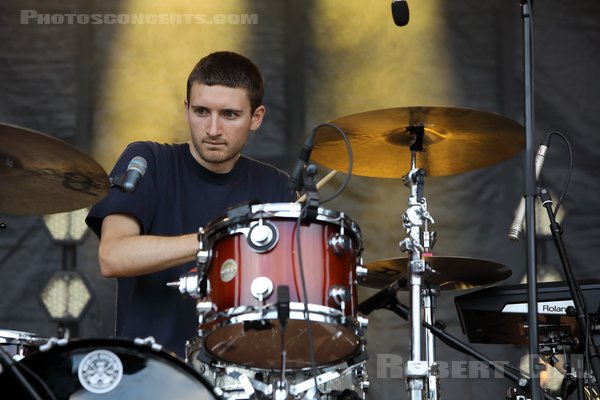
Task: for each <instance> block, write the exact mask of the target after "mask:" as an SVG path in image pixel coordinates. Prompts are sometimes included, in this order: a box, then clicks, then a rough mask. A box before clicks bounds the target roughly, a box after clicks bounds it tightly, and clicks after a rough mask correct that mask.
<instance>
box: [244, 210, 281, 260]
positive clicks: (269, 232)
mask: <svg viewBox="0 0 600 400" xmlns="http://www.w3.org/2000/svg"><path fill="white" fill-rule="evenodd" d="M247 236H248V244H249V245H250V247H252V248H253V249H254V250H255V251H256V252H258V253H264V252H267V251H269V250H271V249H272V248H273V247H275V245H276V244H277V241H278V240H279V232H278V231H277V227H275V225H273V224H270V223H268V222H264V223H263V221H262V218H261V219H260V220H259V221H258V222H256V223H254V225H253V226H252V227H251V228H250V231H249V232H248V235H247Z"/></svg>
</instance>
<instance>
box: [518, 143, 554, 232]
mask: <svg viewBox="0 0 600 400" xmlns="http://www.w3.org/2000/svg"><path fill="white" fill-rule="evenodd" d="M549 146H550V135H548V136H546V137H545V138H544V140H543V141H542V144H540V147H539V148H538V151H537V154H536V155H535V180H536V181H537V180H538V178H539V177H540V173H541V172H542V167H543V166H544V161H545V160H546V152H547V151H548V147H549ZM524 220H525V198H524V197H522V198H521V202H520V203H519V206H518V207H517V211H515V219H513V222H512V224H511V225H510V229H509V230H508V238H509V239H510V240H514V241H515V242H516V241H518V240H519V237H520V236H521V231H522V230H523V221H524Z"/></svg>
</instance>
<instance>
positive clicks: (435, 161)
mask: <svg viewBox="0 0 600 400" xmlns="http://www.w3.org/2000/svg"><path fill="white" fill-rule="evenodd" d="M330 123H332V124H334V125H336V126H338V127H339V128H341V129H342V130H343V131H344V132H345V133H346V135H347V136H348V139H349V141H350V144H351V146H352V153H353V157H354V162H353V164H354V165H353V169H352V174H353V175H360V176H370V177H378V178H400V177H402V176H404V175H406V173H407V172H408V171H409V170H410V169H411V151H410V148H411V146H412V145H416V146H417V147H419V145H421V146H420V147H421V149H422V151H417V155H416V159H417V167H419V168H424V169H425V170H426V171H427V175H428V176H444V175H452V174H459V173H462V172H467V171H471V170H475V169H479V168H483V167H487V166H490V165H493V164H496V163H499V162H501V161H504V160H507V159H509V158H511V157H513V156H514V155H516V154H517V153H519V152H520V151H521V150H522V149H523V148H524V128H523V126H521V125H520V124H518V123H516V122H514V121H512V120H510V119H508V118H506V117H503V116H501V115H498V114H493V113H489V112H484V111H477V110H472V109H467V108H450V107H405V108H389V109H382V110H374V111H367V112H363V113H359V114H352V115H348V116H345V117H341V118H337V119H334V120H332V121H330ZM418 132H422V133H421V134H420V135H421V137H420V138H419V137H417V136H418V135H419V133H418ZM415 140H416V141H417V143H415ZM311 157H312V159H313V160H314V161H315V162H316V163H318V164H321V165H324V166H326V167H328V168H330V169H334V170H338V171H346V170H347V169H348V162H347V159H348V158H347V149H346V146H345V143H344V141H343V139H342V137H341V135H340V134H339V132H337V131H336V130H335V129H334V128H332V127H329V126H323V127H320V128H318V129H317V131H316V135H315V142H314V148H313V151H312V155H311Z"/></svg>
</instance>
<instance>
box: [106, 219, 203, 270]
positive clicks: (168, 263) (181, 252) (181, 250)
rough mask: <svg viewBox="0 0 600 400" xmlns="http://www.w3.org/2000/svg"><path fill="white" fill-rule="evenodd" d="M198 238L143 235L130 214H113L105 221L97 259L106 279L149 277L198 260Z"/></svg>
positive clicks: (192, 234)
mask: <svg viewBox="0 0 600 400" xmlns="http://www.w3.org/2000/svg"><path fill="white" fill-rule="evenodd" d="M197 251H198V235H197V234H196V233H190V234H187V235H181V236H151V235H140V226H139V224H138V222H137V220H136V219H135V218H134V217H132V216H130V215H127V214H111V215H108V216H107V217H106V218H104V220H103V222H102V234H101V235H100V247H99V249H98V260H99V262H100V271H101V273H102V275H103V276H104V277H107V278H119V277H127V276H137V275H144V274H149V273H151V272H157V271H162V270H165V269H167V268H170V267H174V266H176V265H181V264H185V263H187V262H191V261H194V260H195V257H196V252H197Z"/></svg>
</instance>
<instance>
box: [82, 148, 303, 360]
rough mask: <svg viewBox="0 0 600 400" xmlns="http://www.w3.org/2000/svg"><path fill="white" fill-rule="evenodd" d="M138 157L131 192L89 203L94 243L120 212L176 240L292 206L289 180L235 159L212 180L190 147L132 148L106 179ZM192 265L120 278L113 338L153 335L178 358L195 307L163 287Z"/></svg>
mask: <svg viewBox="0 0 600 400" xmlns="http://www.w3.org/2000/svg"><path fill="white" fill-rule="evenodd" d="M135 156H142V157H144V158H145V159H146V161H147V163H148V167H147V169H146V173H145V175H144V176H143V178H142V180H141V182H140V184H139V186H138V188H137V190H136V191H135V193H133V194H128V193H123V192H121V191H119V190H118V189H116V188H112V189H110V190H109V193H108V195H107V196H106V197H105V198H104V199H103V200H101V201H100V202H99V203H97V204H96V205H94V206H93V207H92V209H91V210H90V213H89V214H88V216H87V218H86V223H87V224H88V225H89V227H90V228H91V229H92V230H93V231H94V232H95V233H96V235H98V237H100V233H101V227H102V219H103V218H104V217H106V216H107V215H109V214H115V213H123V214H130V215H132V216H133V217H135V218H136V219H137V220H138V221H139V224H140V227H141V233H142V234H150V235H160V236H176V235H182V234H186V233H193V232H197V231H198V228H199V227H203V226H206V225H207V224H208V223H209V222H211V221H214V220H217V219H219V218H221V217H222V216H224V215H225V214H226V212H227V209H228V208H230V207H232V206H235V205H238V204H241V203H244V202H249V201H250V202H256V203H259V204H264V203H278V202H291V201H294V200H295V199H296V196H295V194H294V192H293V191H291V190H290V189H289V187H288V182H289V176H288V175H287V174H286V173H285V172H283V171H281V170H279V169H277V168H275V167H273V166H270V165H268V164H264V163H261V162H259V161H256V160H253V159H251V158H248V157H245V156H241V157H240V158H239V160H238V161H237V162H236V164H235V166H234V167H233V169H232V170H231V171H230V172H228V173H226V174H217V173H214V172H211V171H209V170H208V169H206V168H204V167H203V166H201V165H200V164H199V163H198V162H197V161H196V160H195V159H194V158H193V156H192V155H191V153H190V149H189V145H188V144H187V143H182V144H159V143H155V142H135V143H131V144H130V145H129V146H128V147H127V148H126V149H125V151H124V152H123V153H122V154H121V156H120V158H119V160H118V161H117V163H116V165H115V167H114V169H113V171H112V172H111V174H110V175H111V176H117V175H119V174H122V173H123V172H124V171H125V169H126V168H127V165H128V164H129V162H130V161H131V159H132V158H133V157H135ZM194 266H195V264H194V263H189V264H186V265H181V266H178V267H173V268H169V269H167V270H165V271H160V272H156V273H152V274H147V275H142V276H137V277H132V278H119V279H118V285H117V326H116V334H117V336H119V337H128V338H135V337H147V336H153V337H154V338H155V339H156V341H157V342H158V343H159V344H161V345H163V346H164V347H165V348H166V349H168V350H170V351H173V352H176V353H177V354H179V355H180V356H183V354H184V348H185V341H186V340H188V339H190V338H191V337H193V336H195V335H196V334H197V328H198V317H197V314H196V310H195V301H194V300H193V299H190V298H184V297H183V296H182V295H181V294H180V293H179V291H178V290H176V289H174V288H169V287H167V286H166V283H167V282H172V281H177V280H178V279H179V276H180V275H181V274H182V273H184V272H187V271H188V270H189V269H191V268H193V267H194Z"/></svg>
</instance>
